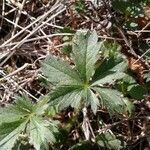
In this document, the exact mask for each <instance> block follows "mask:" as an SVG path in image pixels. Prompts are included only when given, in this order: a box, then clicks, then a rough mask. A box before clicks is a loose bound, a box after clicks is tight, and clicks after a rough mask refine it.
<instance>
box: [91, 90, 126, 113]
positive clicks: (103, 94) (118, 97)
mask: <svg viewBox="0 0 150 150" xmlns="http://www.w3.org/2000/svg"><path fill="white" fill-rule="evenodd" d="M94 90H96V91H97V92H98V93H99V96H100V98H101V102H102V105H104V106H105V107H106V108H107V109H108V110H109V111H110V112H114V113H115V112H117V113H122V112H126V101H127V100H126V99H124V97H123V95H122V94H121V93H120V92H119V91H117V90H112V89H108V88H99V87H98V88H94Z"/></svg>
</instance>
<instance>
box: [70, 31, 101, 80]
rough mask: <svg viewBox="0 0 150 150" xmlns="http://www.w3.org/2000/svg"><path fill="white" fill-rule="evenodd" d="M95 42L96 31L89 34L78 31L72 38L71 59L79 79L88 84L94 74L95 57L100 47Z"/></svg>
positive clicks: (96, 39)
mask: <svg viewBox="0 0 150 150" xmlns="http://www.w3.org/2000/svg"><path fill="white" fill-rule="evenodd" d="M97 41H98V36H97V34H96V31H93V32H92V33H91V34H90V32H85V33H84V32H81V31H78V32H77V33H76V34H75V36H74V38H73V48H72V57H73V59H74V62H75V66H76V69H77V70H78V72H79V74H80V77H81V79H83V80H84V81H85V82H88V81H89V80H90V78H91V77H92V75H93V74H94V69H95V68H94V65H95V62H96V61H97V57H96V56H97V54H98V52H99V50H100V46H101V44H100V43H98V42H97Z"/></svg>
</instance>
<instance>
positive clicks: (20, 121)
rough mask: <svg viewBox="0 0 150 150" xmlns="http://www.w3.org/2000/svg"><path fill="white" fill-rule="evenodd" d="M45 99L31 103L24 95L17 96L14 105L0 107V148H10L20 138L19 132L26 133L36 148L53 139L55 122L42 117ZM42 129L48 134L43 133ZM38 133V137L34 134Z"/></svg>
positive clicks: (9, 149)
mask: <svg viewBox="0 0 150 150" xmlns="http://www.w3.org/2000/svg"><path fill="white" fill-rule="evenodd" d="M47 101H48V99H47V98H44V99H42V100H40V101H39V102H38V103H37V104H33V103H31V101H30V100H28V98H26V97H18V99H17V101H16V104H15V105H10V106H8V107H6V108H1V109H0V119H1V121H0V149H2V150H11V149H12V148H13V147H14V145H15V143H16V142H17V141H19V140H21V139H20V137H21V134H23V135H27V137H28V138H29V139H30V143H31V144H33V145H34V147H35V149H38V150H39V149H40V147H42V145H48V143H49V142H50V143H52V142H54V141H55V140H54V134H53V133H54V132H55V131H56V126H55V125H56V124H55V122H53V121H51V120H45V119H44V118H43V116H44V113H45V111H46V109H47V107H48V106H47ZM4 117H5V118H4ZM29 127H32V128H29ZM44 131H45V132H46V133H47V134H48V135H47V134H44ZM42 132H43V135H42ZM39 133H40V138H39V137H38V136H35V135H37V134H39ZM41 137H42V138H41ZM33 138H34V140H32V139H33ZM36 138H37V139H36ZM39 139H41V140H39ZM35 141H38V143H36V142H35ZM32 142H33V143H32Z"/></svg>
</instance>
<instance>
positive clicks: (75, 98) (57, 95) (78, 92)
mask: <svg viewBox="0 0 150 150" xmlns="http://www.w3.org/2000/svg"><path fill="white" fill-rule="evenodd" d="M82 93H83V92H82V88H81V86H62V87H58V88H56V89H55V90H54V91H52V92H51V93H50V99H51V101H50V104H51V105H54V104H59V108H60V109H63V108H66V107H68V106H70V105H71V106H72V107H75V108H78V107H79V105H80V101H81V98H82Z"/></svg>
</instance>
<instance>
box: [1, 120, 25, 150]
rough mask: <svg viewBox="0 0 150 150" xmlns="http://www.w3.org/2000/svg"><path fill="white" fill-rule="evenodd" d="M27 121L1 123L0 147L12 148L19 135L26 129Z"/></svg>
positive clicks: (3, 148)
mask: <svg viewBox="0 0 150 150" xmlns="http://www.w3.org/2000/svg"><path fill="white" fill-rule="evenodd" d="M25 125H26V122H23V120H22V121H14V122H11V123H3V124H1V125H0V149H1V150H11V149H12V148H13V147H14V145H15V143H16V141H17V140H19V135H20V133H21V132H23V131H24V129H25Z"/></svg>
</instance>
